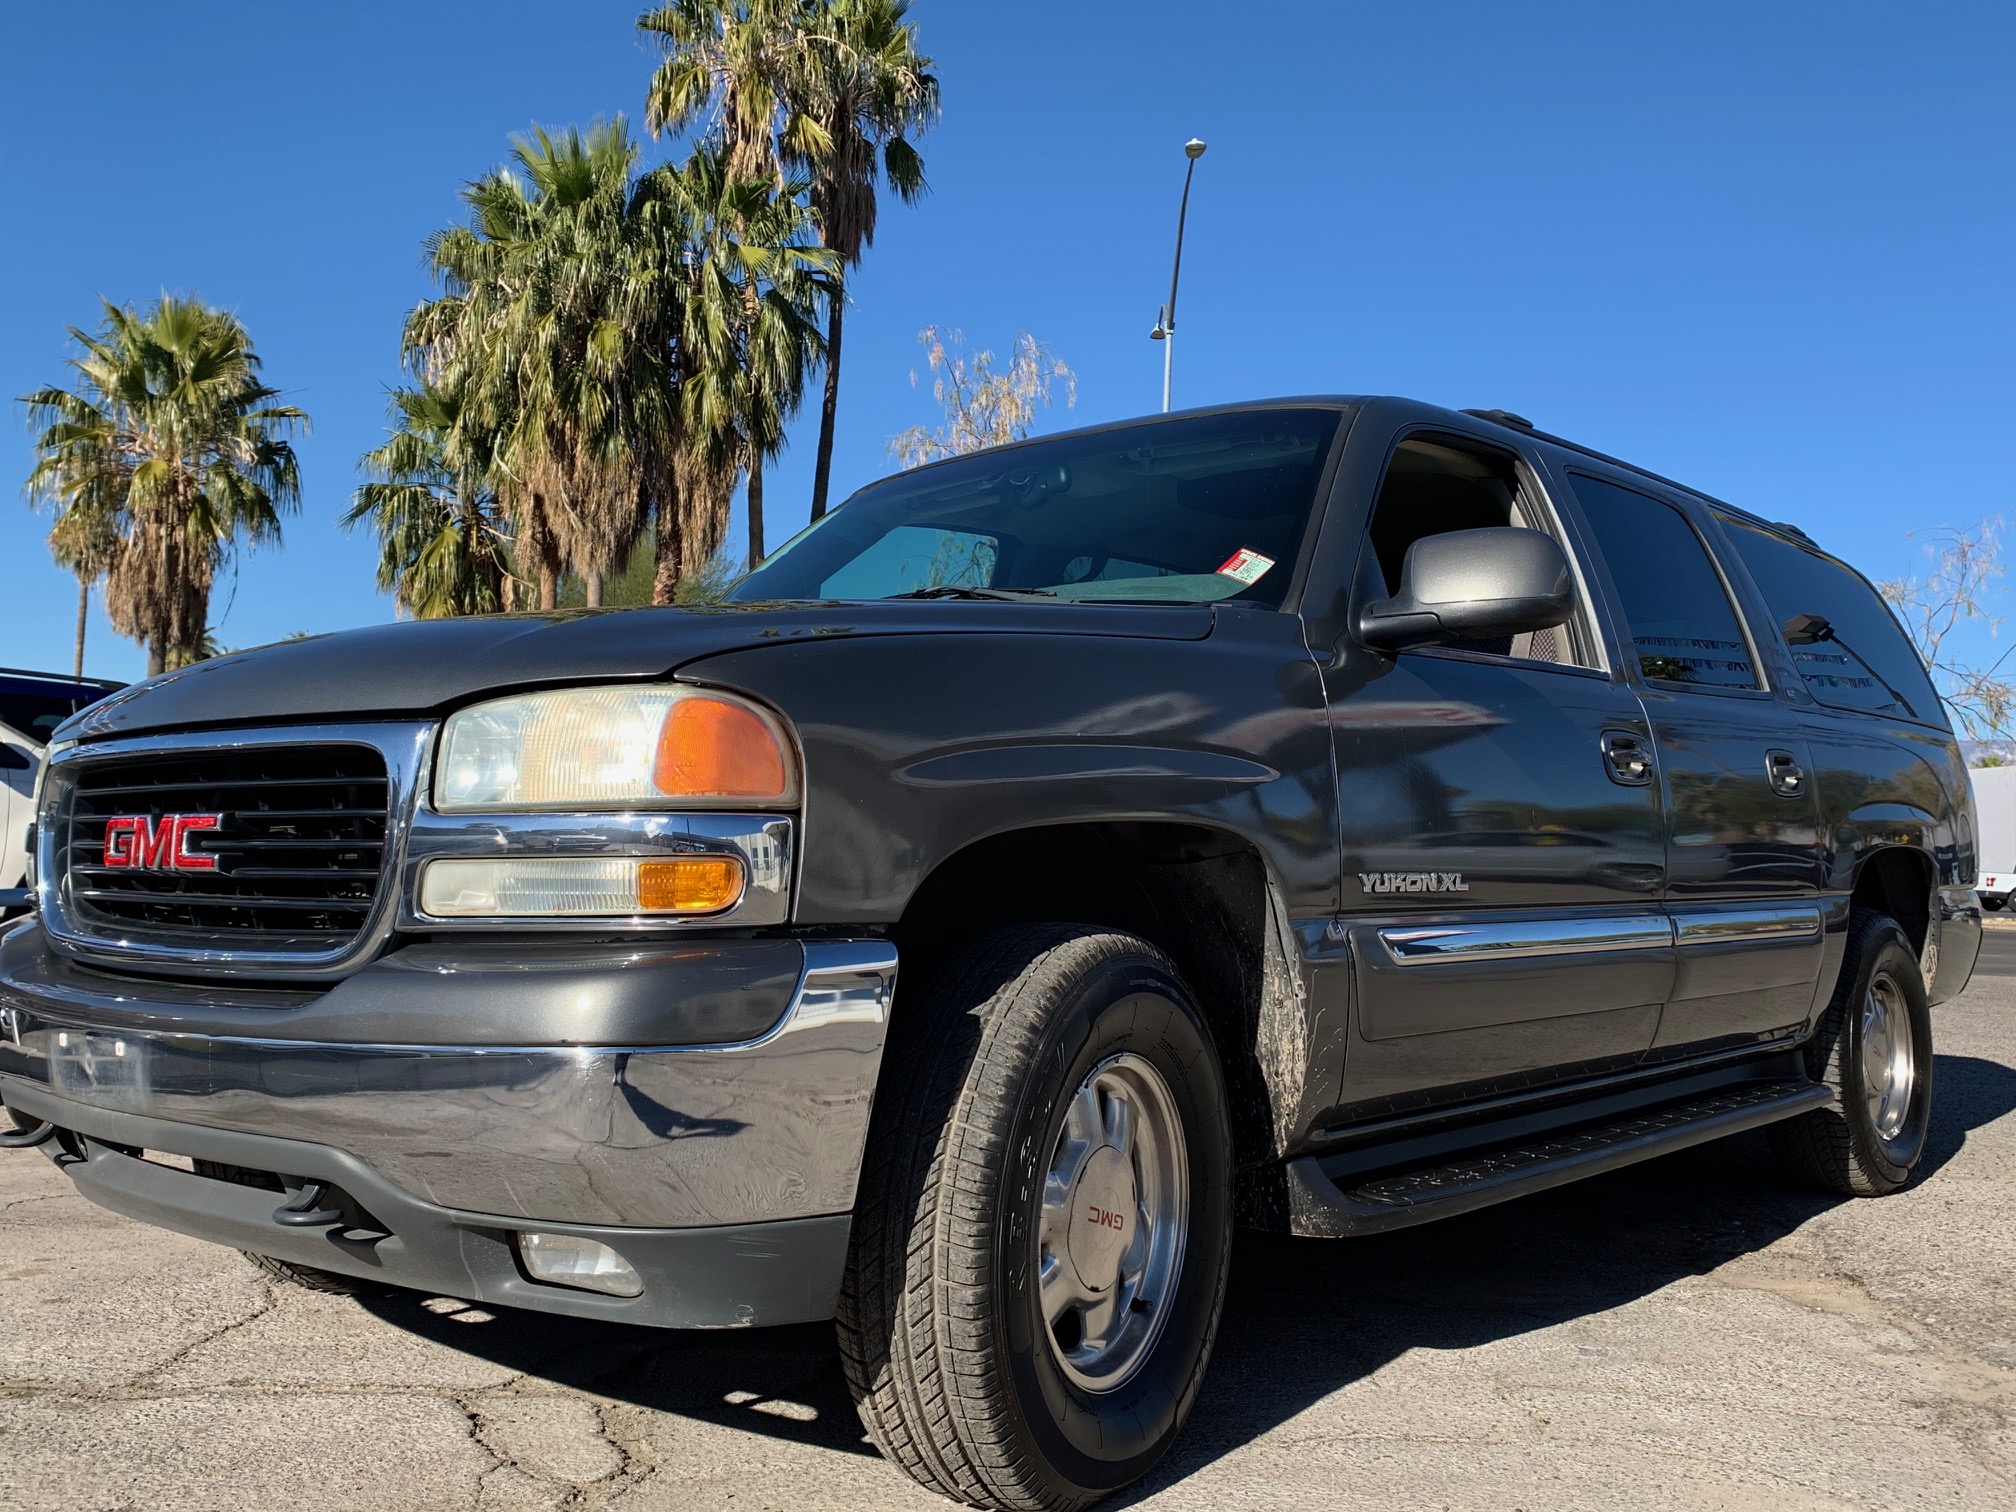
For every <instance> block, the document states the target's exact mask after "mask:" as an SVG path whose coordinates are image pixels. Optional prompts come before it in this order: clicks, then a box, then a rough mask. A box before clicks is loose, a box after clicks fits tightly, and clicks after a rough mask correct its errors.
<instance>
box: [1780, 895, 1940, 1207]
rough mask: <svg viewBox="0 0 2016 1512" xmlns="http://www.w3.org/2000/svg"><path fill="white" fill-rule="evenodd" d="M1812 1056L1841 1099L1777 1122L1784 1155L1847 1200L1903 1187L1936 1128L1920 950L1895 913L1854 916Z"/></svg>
mask: <svg viewBox="0 0 2016 1512" xmlns="http://www.w3.org/2000/svg"><path fill="white" fill-rule="evenodd" d="M1807 1056H1808V1065H1809V1069H1810V1074H1811V1075H1812V1076H1813V1078H1814V1080H1816V1081H1820V1082H1825V1083H1826V1084H1827V1085H1828V1086H1830V1087H1832V1088H1833V1089H1834V1092H1835V1095H1836V1098H1837V1099H1838V1101H1837V1103H1836V1105H1835V1106H1834V1107H1830V1108H1818V1109H1815V1110H1814V1111H1813V1112H1811V1113H1802V1114H1800V1115H1799V1116H1798V1117H1797V1118H1792V1119H1787V1120H1786V1121H1785V1122H1783V1123H1778V1124H1773V1125H1772V1126H1771V1142H1772V1145H1773V1146H1774V1147H1775V1148H1776V1150H1777V1152H1778V1156H1779V1158H1780V1159H1781V1160H1782V1161H1783V1162H1784V1163H1785V1164H1786V1165H1787V1166H1788V1167H1789V1168H1790V1169H1791V1170H1792V1171H1793V1172H1795V1173H1796V1174H1798V1175H1799V1176H1801V1177H1803V1178H1805V1179H1806V1180H1807V1181H1809V1182H1811V1183H1812V1184H1813V1185H1815V1186H1817V1187H1819V1188H1820V1189H1821V1190H1822V1191H1827V1192H1837V1193H1839V1194H1841V1195H1842V1196H1844V1197H1882V1196H1885V1195H1887V1194H1888V1193H1891V1192H1894V1191H1896V1190H1897V1189H1898V1188H1899V1187H1901V1186H1903V1185H1905V1183H1907V1182H1908V1181H1910V1179H1911V1177H1912V1174H1913V1173H1914V1172H1915V1171H1916V1170H1917V1168H1918V1163H1919V1162H1920V1161H1921V1160H1922V1159H1924V1156H1925V1142H1926V1136H1927V1134H1928V1132H1929V1131H1930V1129H1931V1124H1932V1012H1931V1008H1930V1005H1929V1003H1928V1001H1927V998H1926V993H1925V978H1924V975H1923V973H1922V972H1921V971H1920V969H1919V965H1918V953H1917V952H1916V951H1915V950H1913V949H1912V948H1911V941H1910V938H1909V937H1908V936H1907V935H1906V934H1905V933H1904V930H1903V929H1902V927H1901V926H1899V925H1898V923H1897V921H1896V920H1894V919H1892V918H1891V917H1889V915H1887V914H1880V913H1873V912H1860V913H1857V914H1855V915H1854V916H1853V918H1851V919H1850V921H1849V925H1848V950H1847V955H1846V958H1845V960H1844V961H1843V962H1842V967H1841V982H1840V985H1839V986H1838V987H1836V988H1835V991H1834V999H1833V1001H1832V1002H1831V1003H1829V1004H1828V1006H1827V1011H1826V1013H1825V1014H1823V1015H1822V1016H1821V1019H1820V1028H1819V1030H1818V1032H1817V1033H1816V1034H1815V1035H1814V1037H1813V1040H1812V1043H1811V1044H1810V1045H1809V1046H1808V1047H1807Z"/></svg>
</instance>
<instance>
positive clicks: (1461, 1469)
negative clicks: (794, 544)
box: [0, 932, 2016, 1512]
mask: <svg viewBox="0 0 2016 1512" xmlns="http://www.w3.org/2000/svg"><path fill="white" fill-rule="evenodd" d="M2005 941H2006V943H2005ZM2012 974H2016V932H2011V933H2009V934H2007V935H2003V934H2002V933H2001V932H1997V935H1996V936H1995V937H1993V938H1992V939H1991V950H1990V956H1989V959H1988V961H1987V962H1986V963H1984V969H1983V973H1982V974H1981V975H1980V976H1979V977H1978V978H1977V980H1976V982H1975V984H1974V986H1973V987H1971V988H1970V989H1969V991H1968V992H1967V993H1966V994H1965V995H1964V996H1963V997H1961V998H1960V999H1959V1000H1958V1001H1956V1002H1955V1003H1952V1004H1949V1005H1947V1006H1945V1007H1943V1008H1941V1009H1940V1010H1938V1012H1937V1015H1936V1019H1937V1035H1938V1039H1939V1045H1938V1051H1939V1054H1938V1062H1937V1078H1938V1093H1937V1097H1938V1103H1937V1109H1938V1111H1937V1118H1936V1123H1935V1132H1934V1139H1933V1147H1932V1152H1931V1156H1930V1159H1929V1161H1928V1172H1927V1174H1926V1177H1925V1179H1924V1180H1922V1181H1921V1182H1920V1183H1918V1184H1917V1185H1916V1186H1914V1187H1913V1188H1911V1189H1910V1190H1908V1191H1906V1192H1904V1193H1902V1194H1900V1195H1898V1196H1895V1197H1891V1198H1886V1199H1883V1200H1880V1201H1840V1200H1836V1199H1832V1198H1827V1197H1822V1196H1816V1195H1812V1194H1809V1193H1804V1192H1800V1191H1797V1190H1794V1189H1790V1188H1788V1187H1787V1186H1786V1184H1785V1183H1784V1182H1783V1180H1782V1179H1781V1178H1780V1177H1779V1175H1778V1173H1777V1171H1776V1169H1775V1167H1774V1166H1773V1164H1772V1162H1771V1159H1770V1155H1769V1151H1768V1149H1767V1147H1766V1145H1765V1143H1764V1141H1763V1139H1762V1138H1761V1137H1758V1136H1742V1137H1739V1138H1736V1139H1731V1140H1725V1141H1723V1142H1721V1143H1719V1144H1716V1145H1712V1146H1708V1147H1705V1148H1702V1149H1698V1150H1694V1151H1689V1152H1687V1153H1685V1154H1681V1155H1676V1156H1672V1157H1669V1158H1667V1159H1665V1160H1661V1161H1657V1162H1653V1163H1650V1164H1647V1165H1643V1166H1639V1167H1637V1168H1635V1169H1633V1170H1629V1171H1623V1172H1619V1173H1616V1174H1614V1175H1611V1176H1608V1177H1604V1178H1600V1179H1598V1180H1596V1181H1592V1182H1585V1183H1583V1184H1581V1185H1579V1186H1575V1187H1569V1188H1565V1189H1562V1190H1560V1191H1557V1192H1552V1193H1548V1194H1545V1195H1543V1196H1539V1197H1535V1198H1529V1199H1527V1200H1525V1201H1522V1202H1518V1203H1513V1204H1508V1205H1506V1206H1503V1207H1499V1208H1495V1209H1491V1210H1489V1211H1486V1212H1482V1213H1476V1214H1472V1215H1469V1216H1467V1217H1463V1218H1458V1219H1453V1220H1450V1221H1448V1222H1446V1223H1441V1224H1436V1225H1431V1226H1429V1227H1426V1228H1423V1229H1418V1230H1414V1231H1412V1232H1408V1233H1403V1234H1396V1235H1391V1236H1387V1237H1384V1238H1378V1239H1366V1240H1358V1241H1350V1242H1341V1241H1340V1242H1326V1241H1320V1240H1285V1239H1263V1238H1248V1239H1246V1240H1244V1241H1242V1243H1241V1245H1240V1247H1239V1249H1238V1252H1237V1257H1236V1263H1235V1267H1234V1275H1233V1283H1232V1293H1231V1298H1230V1302H1229V1306H1228V1310H1227V1315H1226V1320H1225V1326H1224V1329H1223V1331H1222V1333H1221V1336H1220V1342H1219V1345H1218V1350H1217V1356H1216V1359H1215V1360H1214V1362H1213V1365H1212V1369H1211V1375H1210V1379H1209V1381H1208V1382H1207V1384H1206V1386H1205V1389H1204V1393H1203V1396H1202V1398H1201V1399H1200V1400H1199V1402H1198V1405H1197V1409H1196V1412H1195V1414H1194V1416H1193V1418H1192V1421H1191V1425H1190V1427H1189V1429H1188V1431H1187V1432H1186V1433H1185V1434H1184V1436H1183V1438H1182V1440H1181V1441H1180V1443H1179V1444H1178V1446H1177V1449H1176V1452H1175V1454H1174V1455H1173V1456H1172V1458H1171V1459H1170V1460H1169V1461H1168V1462H1167V1463H1166V1465H1165V1466H1164V1467H1163V1468H1162V1469H1161V1470H1160V1471H1158V1472H1157V1473H1156V1475H1155V1476H1154V1477H1153V1479H1152V1480H1150V1481H1149V1482H1148V1483H1147V1485H1145V1486H1144V1487H1142V1488H1140V1489H1139V1490H1138V1491H1137V1492H1135V1493H1133V1494H1132V1495H1130V1496H1128V1497H1125V1498H1122V1499H1120V1500H1119V1501H1117V1502H1116V1503H1113V1504H1112V1505H1116V1506H1140V1507H1147V1508H1155V1509H1179V1508H1181V1509H1200V1512H1201V1509H1212V1512H1217V1509H1227V1508H1232V1509H1260V1508H1322V1509H1325V1512H1329V1509H1335V1508H1345V1509H1352V1508H1367V1509H1371V1508H1377V1509H1382V1512H1384V1509H1392V1508H1416V1507H1420V1508H1428V1507H1434V1508H1488V1509H1498V1508H1508V1509H1509V1508H1526V1509H1534V1512H1540V1509H1550V1512H1551V1509H1576V1508H1619V1509H1623V1508H1629V1509H1662V1508H1688V1509H1694V1508H1701V1509H1709V1508H1713V1509H1744V1512H1749V1509H1755V1512H1762V1509H1767V1508H1768V1509H1794V1512H1816V1509H1822V1508H1871V1509H1878V1508H1880V1509H1891V1508H1916V1507H1927V1508H1931V1507H1937V1508H1976V1507H1978V1508H1995V1509H2004V1508H2009V1507H2012V1506H2016V1288H2012V1287H2011V1286H2010V1284H2009V1277H2010V1275H2011V1270H2012V1263H2016V1201H2012V1199H2016V981H2012V980H2010V979H2009V978H2010V976H2011V975H2012ZM943 1505H945V1504H943V1503H940V1502H938V1501H936V1500H934V1499H933V1498H931V1497H929V1496H927V1495H925V1494H924V1493H923V1492H921V1491H918V1490H916V1489H915V1488H913V1487H911V1486H910V1484H909V1483H908V1482H907V1481H905V1480H904V1479H903V1478H902V1477H901V1476H900V1475H898V1474H897V1473H896V1472H895V1471H893V1470H892V1469H890V1468H889V1467H888V1466H887V1465H886V1464H884V1463H883V1462H882V1461H881V1460H880V1459H879V1458H877V1457H876V1455H875V1454H874V1452H873V1450H872V1449H871V1448H870V1446H869V1445H868V1444H867V1443H866V1442H864V1440H863V1437H862V1433H861V1429H860V1427H859V1425H858V1423H857V1422H856V1420H855V1417H854V1414H853V1410H852V1408H851V1406H850V1405H849V1403H848V1400H847V1395H846V1391H845V1388H844V1385H843V1383H842V1381H841V1376H840V1368H839V1362H838V1359H837V1356H836V1354H835V1351H834V1347H833V1343H832V1338H831V1334H830V1331H829V1330H828V1329H827V1328H825V1327H823V1326H821V1327H805V1328H792V1329H782V1330H765V1331H755V1332H749V1333H729V1334H663V1333H653V1332H647V1331H642V1330H635V1329H625V1328H617V1327H611V1326H605V1325H595V1324H587V1323H582V1322H577V1321H569V1320H564V1319H555V1318H548V1317H542V1316H539V1315H535V1314H530V1313H514V1312H509V1311H503V1310H491V1309H484V1308H478V1307H472V1306H469V1305H467V1304H465V1303H462V1302H458V1301H455V1300H452V1299H447V1298H423V1297H417V1296H410V1295H390V1296H380V1297H374V1298H370V1299H366V1300H363V1301H353V1300H349V1299H345V1298H337V1297H325V1296H318V1295H313V1294H309V1293H306V1292H302V1291H298V1290H294V1289H291V1288H286V1287H280V1288H274V1287H270V1286H268V1285H267V1284H266V1282H265V1280H264V1279H263V1278H262V1276H261V1275H260V1273H258V1272H257V1271H255V1270H254V1269H253V1268H252V1267H251V1266H250V1265H248V1264H247V1263H245V1262H244V1261H243V1260H241V1259H240V1258H239V1257H238V1256H236V1255H234V1254H232V1253H231V1252H230V1251H228V1250H223V1249H219V1248H216V1247H214V1246H211V1245H207V1244H203V1243H200V1242H198V1241H196V1240H193V1239H185V1238H182V1237H179V1236H177V1235H174V1234H168V1233H164V1232H161V1231H158V1230H154V1229H149V1228H146V1227H143V1226H141V1225H139V1224H137V1223H132V1222H129V1221H127V1220H125V1219H122V1218H117V1217H114V1216H113V1215H111V1214H109V1213H105V1212H101V1211H100V1210H98V1209H96V1208H94V1207H92V1206H90V1205H89V1204H88V1203H85V1202H84V1201H82V1200H81V1199H80V1198H78V1197H77V1196H76V1195H75V1194H74V1193H73V1192H72V1191H71V1189H70V1186H69V1183H68V1182H67V1181H66V1180H65V1179H64V1178H63V1177H62V1176H61V1175H59V1174H58V1173H57V1172H56V1171H55V1170H54V1169H53V1168H52V1167H51V1166H49V1165H48V1163H47V1162H46V1161H44V1160H43V1159H42V1158H41V1157H40V1156H39V1155H36V1154H32V1153H20V1152H0V1508H5V1509H16V1508H19V1509H23V1512H31V1509H32V1512H110V1509H144V1512H209V1509H219V1512H222V1509H233V1512H236V1509H255V1512H263V1509H284V1512H322V1509H332V1512H333V1509H342V1512H378V1509H384V1512H395V1509H396V1512H521V1509H523V1512H533V1509H540V1512H547V1509H568V1512H574V1509H580V1512H592V1509H604V1508H621V1509H623V1512H673V1509H677V1512H707V1509H723V1512H726V1509H763V1508H778V1509H785V1508H788V1509H794V1512H796V1509H817V1508H832V1509H841V1508H859V1509H877V1512H880V1509H885V1508H917V1509H928V1508H939V1507H942V1506H943Z"/></svg>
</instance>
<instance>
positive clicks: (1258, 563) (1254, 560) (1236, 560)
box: [1218, 546, 1274, 585]
mask: <svg viewBox="0 0 2016 1512" xmlns="http://www.w3.org/2000/svg"><path fill="white" fill-rule="evenodd" d="M1273 565H1274V558H1272V557H1270V556H1262V555H1260V553H1259V552H1257V551H1253V550H1250V549H1249V548H1247V547H1244V546H1241V547H1240V548H1239V549H1238V550H1237V551H1235V552H1233V553H1232V555H1230V556H1229V557H1227V558H1226V559H1225V565H1224V566H1223V567H1220V568H1219V569H1218V575H1219V576H1220V577H1228V578H1237V579H1238V580H1239V581H1240V582H1242V583H1246V584H1248V585H1251V584H1253V583H1257V582H1259V581H1260V579H1262V578H1263V577H1265V576H1266V575H1267V569H1268V568H1269V567H1272V566H1273Z"/></svg>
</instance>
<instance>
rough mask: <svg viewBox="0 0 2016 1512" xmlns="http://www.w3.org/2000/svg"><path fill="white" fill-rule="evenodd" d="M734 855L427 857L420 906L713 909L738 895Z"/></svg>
mask: <svg viewBox="0 0 2016 1512" xmlns="http://www.w3.org/2000/svg"><path fill="white" fill-rule="evenodd" d="M745 876H746V873H745V872H744V870H743V865H742V861H741V859H740V858H739V857H736V856H712V855H709V856H670V857H666V858H664V859H662V860H661V859H659V858H657V857H644V856H523V857H515V858H512V859H509V860H489V859H484V860H477V859H474V858H471V859H466V860H465V859H461V858H455V859H447V858H443V859H440V860H435V861H430V862H428V863H427V869H426V871H425V872H423V873H422V874H421V880H420V911H421V912H422V913H425V914H428V915H430V916H431V917H433V918H437V919H540V918H545V919H567V918H575V919H592V918H604V919H607V918H628V917H631V916H633V915H637V914H675V915H677V914H710V913H719V912H721V911H722V910H723V909H726V908H732V907H733V906H734V905H735V904H736V903H737V902H739V901H740V900H741V897H742V888H743V883H744V880H745Z"/></svg>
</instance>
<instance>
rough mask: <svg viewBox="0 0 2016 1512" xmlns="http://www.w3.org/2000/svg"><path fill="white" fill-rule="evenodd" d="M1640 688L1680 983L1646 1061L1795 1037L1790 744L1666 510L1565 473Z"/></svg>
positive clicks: (1809, 879) (1800, 854)
mask: <svg viewBox="0 0 2016 1512" xmlns="http://www.w3.org/2000/svg"><path fill="white" fill-rule="evenodd" d="M1569 484H1570V487H1571V488H1572V489H1573V490H1574V494H1575V498H1576V501H1577V502H1578V503H1579V504H1580V506H1581V509H1582V513H1583V516H1584V518H1585V519H1586V520H1587V522H1588V525H1589V529H1590V533H1591V535H1592V537H1593V538H1594V540H1595V542H1596V545H1597V549H1598V552H1599V553H1600V555H1601V558H1602V562H1603V566H1604V568H1605V569H1606V571H1607V575H1608V577H1609V580H1610V584H1611V589H1612V592H1613V594H1614V596H1615V603H1616V607H1617V612H1618V617H1619V619H1620V620H1621V621H1622V625H1621V632H1622V633H1623V634H1624V635H1625V636H1627V637H1628V645H1627V647H1626V654H1627V655H1628V656H1629V657H1630V658H1631V659H1632V660H1633V661H1635V662H1636V664H1637V668H1638V671H1639V674H1640V677H1641V679H1642V686H1641V688H1640V690H1639V696H1640V698H1641V699H1642V701H1643V703H1644V707H1645V712H1646V716H1647V718H1648V720H1649V721H1650V724H1651V729H1652V742H1653V760H1654V763H1655V765H1656V769H1657V773H1658V779H1659V783H1660V785H1661V788H1662V790H1663V791H1664V794H1665V801H1666V812H1667V817H1668V833H1667V840H1666V901H1667V907H1668V909H1669V910H1670V912H1671V913H1672V916H1673V923H1674V932H1675V936H1676V939H1677V941H1678V945H1679V973H1678V977H1677V979H1676V981H1675V983H1674V988H1673V996H1672V999H1671V1001H1670V1002H1669V1004H1668V1005H1667V1009H1666V1012H1665V1014H1664V1016H1663V1018H1662V1020H1661V1022H1660V1026H1659V1033H1658V1036H1657V1040H1656V1048H1657V1049H1658V1050H1661V1051H1663V1052H1666V1053H1669V1054H1686V1053H1694V1052H1699V1051H1703V1050H1712V1049H1715V1048H1717V1047H1719V1046H1722V1045H1725V1044H1726V1045H1729V1046H1732V1047H1733V1046H1736V1045H1741V1044H1745V1043H1753V1042H1755V1041H1757V1040H1760V1039H1772V1038H1778V1037H1781V1036H1783V1035H1786V1034H1790V1033H1794V1032H1796V1031H1797V1030H1798V1029H1799V1028H1800V1027H1801V1026H1802V1025H1803V1024H1804V1023H1805V1021H1806V1018H1807V1015H1808V1012H1809V1010H1810V1008H1811V1004H1812V998H1813V989H1814V984H1815V982H1816V981H1817V980H1818V976H1819V971H1820V959H1821V953H1822V949H1823V940H1822V903H1821V898H1820V890H1821V885H1822V881H1823V878H1824V864H1825V853H1824V849H1823V836H1822V835H1821V833H1820V817H1819V800H1818V784H1817V783H1816V782H1815V781H1814V780H1813V776H1812V772H1813V762H1812V757H1811V754H1810V752H1809V750H1808V746H1807V741H1806V737H1805V734H1804V732H1803V730H1802V729H1801V727H1800V725H1799V724H1798V722H1797V719H1796V716H1795V715H1794V714H1793V712H1792V711H1791V710H1790V709H1789V708H1788V707H1787V706H1786V704H1785V703H1784V702H1783V701H1782V700H1780V699H1779V698H1776V697H1774V696H1773V695H1772V693H1771V692H1770V691H1769V690H1767V689H1766V687H1765V686H1764V684H1765V679H1764V677H1763V676H1761V675H1760V668H1759V658H1758V655H1757V652H1756V648H1755V647H1754V646H1753V645H1752V643H1751V640H1750V638H1749V637H1748V636H1747V635H1746V634H1745V632H1744V628H1743V624H1742V621H1741V619H1740V618H1739V617H1738V615H1737V611H1736V608H1735V604H1734V600H1733V597H1732V595H1731V594H1730V592H1729V587H1728V584H1727V582H1726V580H1725V578H1724V577H1723V575H1722V573H1721V572H1720V570H1719V569H1718V568H1717V566H1716V563H1715V561H1714V558H1713V557H1712V555H1711V554H1710V553H1709V551H1708V549H1707V547H1706V545H1705V544H1704V542H1703V539H1702V536H1701V534H1700V532H1699V531H1698V530H1697V529H1696V528H1695V526H1694V524H1693V523H1692V522H1691V521H1690V520H1689V519H1688V517H1687V515H1686V513H1685V512H1684V511H1683V510H1682V509H1681V508H1680V507H1679V505H1678V504H1677V503H1676V502H1673V501H1669V500H1665V499H1660V498H1656V497H1654V496H1653V495H1652V494H1651V493H1650V492H1649V491H1640V490H1638V489H1636V488H1627V487H1625V486H1623V485H1622V484H1621V483H1619V482H1616V481H1612V480H1608V479H1603V478H1598V477H1595V476H1593V475H1592V474H1585V473H1581V472H1574V473H1571V474H1570V475H1569Z"/></svg>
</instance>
